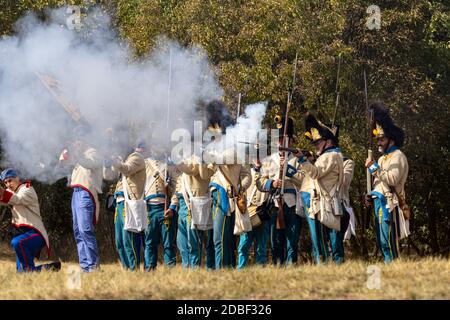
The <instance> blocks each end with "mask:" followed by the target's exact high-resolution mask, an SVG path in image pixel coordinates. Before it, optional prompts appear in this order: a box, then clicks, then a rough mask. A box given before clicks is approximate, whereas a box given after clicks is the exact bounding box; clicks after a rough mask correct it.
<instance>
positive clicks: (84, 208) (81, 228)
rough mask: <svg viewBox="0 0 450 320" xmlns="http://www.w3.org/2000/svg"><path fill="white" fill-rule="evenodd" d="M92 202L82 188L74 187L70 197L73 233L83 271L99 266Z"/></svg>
mask: <svg viewBox="0 0 450 320" xmlns="http://www.w3.org/2000/svg"><path fill="white" fill-rule="evenodd" d="M94 214H95V212H94V200H93V199H92V198H91V196H90V195H89V193H88V192H87V191H85V190H83V189H82V188H79V187H75V188H74V189H73V195H72V216H73V233H74V236H75V241H76V243H77V249H78V258H79V262H80V267H81V269H82V270H83V271H86V272H89V271H92V270H94V269H95V268H97V267H98V265H99V264H100V260H99V255H98V249H97V240H96V238H95V233H94Z"/></svg>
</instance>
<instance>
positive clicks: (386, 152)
mask: <svg viewBox="0 0 450 320" xmlns="http://www.w3.org/2000/svg"><path fill="white" fill-rule="evenodd" d="M395 150H398V147H397V146H395V145H394V146H392V147H389V148H388V149H387V150H386V151H385V152H384V154H389V153H392V152H394V151H395Z"/></svg>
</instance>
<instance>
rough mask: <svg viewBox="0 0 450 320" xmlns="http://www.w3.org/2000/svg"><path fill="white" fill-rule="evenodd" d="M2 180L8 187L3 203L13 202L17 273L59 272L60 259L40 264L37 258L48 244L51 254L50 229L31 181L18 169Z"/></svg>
mask: <svg viewBox="0 0 450 320" xmlns="http://www.w3.org/2000/svg"><path fill="white" fill-rule="evenodd" d="M0 179H1V180H2V182H3V183H4V184H5V185H6V187H7V189H3V188H0V204H2V205H12V210H11V211H12V225H13V227H14V236H13V239H12V240H11V246H12V247H13V249H14V252H15V254H16V269H17V272H32V271H41V270H51V271H59V270H60V269H61V263H60V262H53V263H49V264H43V265H40V266H36V265H35V264H34V258H36V257H37V258H39V255H40V252H41V251H42V249H43V248H44V247H46V248H47V251H48V255H50V245H49V240H48V235H47V231H46V229H45V227H44V223H43V222H42V217H41V213H40V208H39V200H38V196H37V194H36V191H35V190H34V188H33V187H32V186H31V183H30V182H29V181H22V180H21V179H20V177H19V174H18V172H17V171H16V170H14V169H11V168H9V169H6V170H4V171H3V172H2V173H1V175H0Z"/></svg>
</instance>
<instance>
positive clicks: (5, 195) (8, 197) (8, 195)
mask: <svg viewBox="0 0 450 320" xmlns="http://www.w3.org/2000/svg"><path fill="white" fill-rule="evenodd" d="M13 195H14V193H12V192H11V191H8V190H5V191H4V192H3V197H2V198H1V199H0V201H1V202H3V203H8V202H9V200H11V198H12V196H13Z"/></svg>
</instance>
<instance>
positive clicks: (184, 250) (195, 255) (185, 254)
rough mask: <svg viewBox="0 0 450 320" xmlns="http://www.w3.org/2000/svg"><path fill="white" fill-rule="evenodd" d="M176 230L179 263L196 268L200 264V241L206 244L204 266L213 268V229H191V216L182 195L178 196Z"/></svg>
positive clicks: (185, 266)
mask: <svg viewBox="0 0 450 320" xmlns="http://www.w3.org/2000/svg"><path fill="white" fill-rule="evenodd" d="M178 201H179V209H178V231H177V246H178V250H179V251H180V255H181V264H182V266H183V267H184V268H196V267H199V266H200V265H201V260H202V251H203V250H202V243H205V244H206V268H207V269H214V267H215V256H214V242H213V230H207V231H202V230H195V229H191V218H190V216H188V208H187V206H186V202H185V201H184V198H183V197H182V196H179V197H178Z"/></svg>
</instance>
